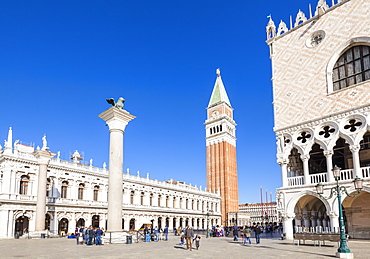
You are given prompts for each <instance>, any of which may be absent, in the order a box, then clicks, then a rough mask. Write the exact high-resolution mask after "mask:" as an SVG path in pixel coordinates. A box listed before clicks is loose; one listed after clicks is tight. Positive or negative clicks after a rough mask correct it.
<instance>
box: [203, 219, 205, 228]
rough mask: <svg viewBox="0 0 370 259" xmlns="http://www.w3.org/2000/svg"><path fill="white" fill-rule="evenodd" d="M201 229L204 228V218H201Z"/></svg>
mask: <svg viewBox="0 0 370 259" xmlns="http://www.w3.org/2000/svg"><path fill="white" fill-rule="evenodd" d="M202 229H205V228H204V219H202Z"/></svg>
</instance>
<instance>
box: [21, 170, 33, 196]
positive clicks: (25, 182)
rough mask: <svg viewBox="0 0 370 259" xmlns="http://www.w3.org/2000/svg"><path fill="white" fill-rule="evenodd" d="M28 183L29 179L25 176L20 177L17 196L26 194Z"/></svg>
mask: <svg viewBox="0 0 370 259" xmlns="http://www.w3.org/2000/svg"><path fill="white" fill-rule="evenodd" d="M29 181H30V178H29V177H28V176H27V175H22V177H21V182H20V188H19V194H22V195H26V194H27V192H28V183H29Z"/></svg>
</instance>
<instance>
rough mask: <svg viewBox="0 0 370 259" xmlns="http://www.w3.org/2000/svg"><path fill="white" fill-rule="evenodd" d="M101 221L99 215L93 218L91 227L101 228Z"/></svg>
mask: <svg viewBox="0 0 370 259" xmlns="http://www.w3.org/2000/svg"><path fill="white" fill-rule="evenodd" d="M99 220H100V217H99V216H98V215H94V216H93V217H92V220H91V225H92V226H93V228H97V227H99Z"/></svg>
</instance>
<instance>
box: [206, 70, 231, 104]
mask: <svg viewBox="0 0 370 259" xmlns="http://www.w3.org/2000/svg"><path fill="white" fill-rule="evenodd" d="M216 74H217V78H216V82H215V85H214V87H213V91H212V95H211V99H210V100H209V103H208V107H211V106H213V105H215V104H217V103H220V102H224V103H226V104H228V105H229V106H230V107H231V104H230V101H229V97H228V96H227V93H226V89H225V86H224V83H223V82H222V79H221V72H220V69H219V68H218V69H217V70H216Z"/></svg>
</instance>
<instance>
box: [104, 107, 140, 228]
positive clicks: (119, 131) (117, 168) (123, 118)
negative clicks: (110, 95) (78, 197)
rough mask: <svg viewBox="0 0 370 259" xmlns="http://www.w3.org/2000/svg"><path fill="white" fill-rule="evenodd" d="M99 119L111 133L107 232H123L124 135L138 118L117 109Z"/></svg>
mask: <svg viewBox="0 0 370 259" xmlns="http://www.w3.org/2000/svg"><path fill="white" fill-rule="evenodd" d="M99 117H100V118H101V119H103V120H104V121H105V122H106V123H107V125H108V127H109V133H110V141H109V175H108V226H107V231H109V232H114V231H122V188H123V187H122V181H123V177H122V173H123V134H124V132H125V128H126V125H127V124H128V123H129V122H130V121H131V120H133V119H134V118H136V117H135V116H133V115H131V114H130V113H129V112H127V111H125V110H122V109H119V108H116V107H111V108H109V109H108V110H106V111H105V112H103V113H101V114H100V115H99Z"/></svg>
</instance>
